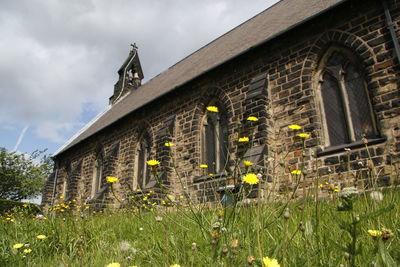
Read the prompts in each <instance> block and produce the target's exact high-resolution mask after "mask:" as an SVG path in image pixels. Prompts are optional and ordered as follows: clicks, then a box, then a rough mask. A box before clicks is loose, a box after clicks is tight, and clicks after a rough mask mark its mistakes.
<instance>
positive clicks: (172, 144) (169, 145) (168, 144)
mask: <svg viewBox="0 0 400 267" xmlns="http://www.w3.org/2000/svg"><path fill="white" fill-rule="evenodd" d="M164 145H165V146H167V147H171V146H174V145H175V144H174V143H171V142H167V143H165V144H164Z"/></svg>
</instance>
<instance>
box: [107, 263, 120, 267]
mask: <svg viewBox="0 0 400 267" xmlns="http://www.w3.org/2000/svg"><path fill="white" fill-rule="evenodd" d="M106 267H121V264H119V263H118V262H112V263H109V264H107V265H106Z"/></svg>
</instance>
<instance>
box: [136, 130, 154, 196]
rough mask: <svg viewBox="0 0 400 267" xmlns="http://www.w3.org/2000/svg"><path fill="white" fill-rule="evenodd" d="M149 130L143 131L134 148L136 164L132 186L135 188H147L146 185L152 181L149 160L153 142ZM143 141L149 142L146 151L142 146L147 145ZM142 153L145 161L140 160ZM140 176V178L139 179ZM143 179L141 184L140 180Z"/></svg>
mask: <svg viewBox="0 0 400 267" xmlns="http://www.w3.org/2000/svg"><path fill="white" fill-rule="evenodd" d="M151 141H152V140H151V137H150V134H149V132H148V131H142V134H141V135H140V137H139V138H138V140H137V142H136V144H135V148H134V164H133V178H132V188H133V189H145V188H146V185H147V184H148V183H149V182H150V181H151V177H150V170H149V166H148V165H147V161H148V160H149V159H150V156H151V148H152V142H151ZM143 142H146V143H147V148H146V150H145V151H143V150H142V147H144V146H145V144H144V143H143ZM141 153H144V155H143V162H141V163H140V162H139V160H140V156H141ZM140 165H141V166H140ZM139 172H143V173H142V177H139ZM139 178H140V179H139ZM139 181H141V184H140V182H139Z"/></svg>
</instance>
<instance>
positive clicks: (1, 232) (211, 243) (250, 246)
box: [0, 190, 400, 267]
mask: <svg viewBox="0 0 400 267" xmlns="http://www.w3.org/2000/svg"><path fill="white" fill-rule="evenodd" d="M375 199H376V197H375ZM340 201H342V200H341V199H339V198H338V197H337V198H336V199H333V200H328V201H320V202H315V201H309V202H302V203H299V202H294V201H292V202H283V203H261V202H260V204H259V205H257V204H256V203H255V202H254V203H252V204H248V205H246V206H239V205H238V206H235V207H226V208H225V207H221V206H220V207H218V206H216V207H212V208H205V207H199V206H197V205H191V206H189V205H188V203H187V201H186V202H185V201H184V200H182V201H180V202H179V203H175V206H174V207H168V208H167V207H160V208H154V210H153V211H152V212H150V211H147V212H137V210H134V211H135V212H132V209H131V208H130V209H128V210H120V211H118V212H111V211H104V212H101V213H99V212H98V213H93V212H92V211H89V209H83V211H82V209H81V211H79V212H75V215H74V216H73V215H71V213H72V212H71V211H70V210H72V209H73V208H71V207H72V203H71V204H69V205H68V203H66V204H64V212H60V210H59V209H60V208H58V209H57V211H52V212H50V213H49V214H47V215H46V216H45V217H46V218H45V219H40V218H39V219H37V218H35V216H34V215H29V212H28V210H27V209H29V207H28V208H24V207H21V208H18V210H16V211H14V212H13V213H12V214H8V215H4V216H2V217H1V221H0V266H107V265H108V264H110V263H119V264H120V266H171V265H174V264H178V265H180V266H182V267H183V266H263V263H262V262H263V260H262V259H263V258H264V257H269V258H274V259H276V260H277V262H278V263H279V264H280V266H397V265H398V264H399V263H400V242H399V234H400V223H399V217H400V206H399V203H400V193H399V191H397V190H392V191H387V192H384V193H383V200H379V197H378V200H373V199H372V198H371V197H370V196H369V194H360V195H358V196H357V197H355V198H354V199H352V200H351V201H352V203H353V202H354V207H353V209H350V210H349V209H348V210H347V211H338V209H337V207H338V204H339V202H340ZM342 202H343V201H342ZM345 204H346V203H345ZM70 206H71V207H70ZM58 207H60V206H58ZM384 228H385V229H387V230H385V229H384ZM368 230H379V231H380V232H379V231H378V232H371V233H372V235H376V237H373V236H371V234H370V233H368ZM38 235H44V236H45V238H44V239H38V238H37V236H38ZM42 238H43V237H42ZM16 244H20V245H19V246H22V247H21V248H13V246H15V245H16ZM16 247H18V245H17V246H16ZM265 266H277V265H276V264H275V265H274V264H271V265H265Z"/></svg>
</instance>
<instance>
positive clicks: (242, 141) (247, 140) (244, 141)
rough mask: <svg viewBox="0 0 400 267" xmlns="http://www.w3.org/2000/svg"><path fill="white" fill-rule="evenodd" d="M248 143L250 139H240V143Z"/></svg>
mask: <svg viewBox="0 0 400 267" xmlns="http://www.w3.org/2000/svg"><path fill="white" fill-rule="evenodd" d="M246 142H249V138H248V137H241V138H239V143H246Z"/></svg>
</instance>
